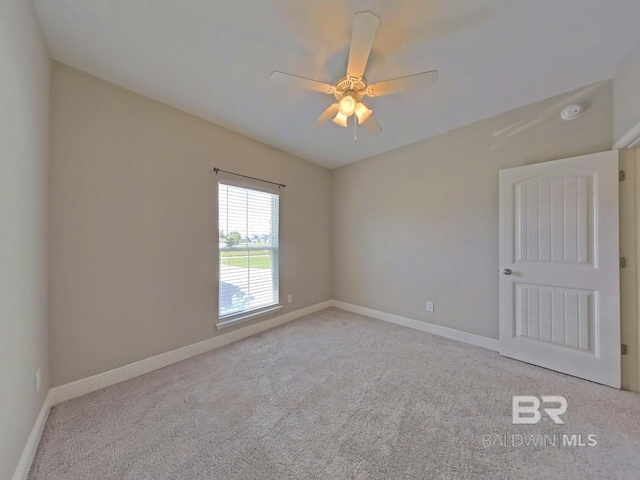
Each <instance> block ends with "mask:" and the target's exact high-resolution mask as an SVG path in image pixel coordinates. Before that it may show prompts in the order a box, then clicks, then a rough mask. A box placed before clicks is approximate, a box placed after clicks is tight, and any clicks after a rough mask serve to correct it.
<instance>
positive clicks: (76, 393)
mask: <svg viewBox="0 0 640 480" xmlns="http://www.w3.org/2000/svg"><path fill="white" fill-rule="evenodd" d="M330 306H331V300H327V301H326V302H322V303H317V304H315V305H311V306H310V307H306V308H301V309H300V310H296V311H294V312H289V313H285V314H284V315H280V316H278V317H274V318H270V319H268V320H265V321H263V322H260V323H255V324H253V325H250V326H248V327H244V328H239V329H238V330H233V331H232V332H229V333H224V334H222V335H217V336H215V337H212V338H209V339H207V340H203V341H202V342H198V343H193V344H191V345H187V346H186V347H182V348H178V349H176V350H172V351H170V352H166V353H161V354H160V355H156V356H155V357H150V358H145V359H144V360H140V361H138V362H135V363H131V364H129V365H124V366H122V367H119V368H114V369H113V370H109V371H107V372H103V373H99V374H97V375H93V376H91V377H87V378H83V379H80V380H76V381H75V382H71V383H67V384H65V385H60V386H58V387H54V388H52V389H51V390H49V395H50V400H51V406H53V405H56V404H58V403H60V402H65V401H67V400H71V399H72V398H76V397H80V396H82V395H86V394H87V393H91V392H95V391H96V390H100V389H101V388H105V387H109V386H111V385H115V384H116V383H120V382H124V381H125V380H130V379H132V378H135V377H138V376H140V375H144V374H145V373H149V372H153V371H154V370H158V369H160V368H163V367H166V366H168V365H173V364H174V363H178V362H181V361H183V360H186V359H188V358H191V357H195V356H196V355H200V354H202V353H206V352H208V351H210V350H214V349H216V348H220V347H223V346H225V345H228V344H230V343H233V342H237V341H238V340H241V339H243V338H246V337H250V336H251V335H255V334H256V333H260V332H264V331H265V330H269V329H271V328H274V327H277V326H279V325H283V324H285V323H287V322H291V321H293V320H296V319H298V318H300V317H304V316H305V315H309V314H310V313H314V312H317V311H319V310H323V309H325V308H328V307H330Z"/></svg>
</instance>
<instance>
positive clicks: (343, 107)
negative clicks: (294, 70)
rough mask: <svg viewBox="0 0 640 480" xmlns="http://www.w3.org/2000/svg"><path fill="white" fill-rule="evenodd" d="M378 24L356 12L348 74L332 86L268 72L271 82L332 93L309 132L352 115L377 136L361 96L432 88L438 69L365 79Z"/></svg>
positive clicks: (375, 124) (377, 129)
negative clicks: (371, 81) (331, 101)
mask: <svg viewBox="0 0 640 480" xmlns="http://www.w3.org/2000/svg"><path fill="white" fill-rule="evenodd" d="M379 23H380V19H379V18H378V17H377V16H376V15H374V14H373V13H371V12H369V11H367V12H358V13H356V14H355V18H354V22H353V31H352V33H351V47H350V49H349V63H348V64H347V75H346V76H345V77H344V78H342V79H340V80H339V81H338V82H337V83H336V84H335V85H329V84H328V83H324V82H320V81H317V80H312V79H310V78H305V77H299V76H297V75H291V74H289V73H283V72H273V73H272V74H271V79H272V80H273V81H274V82H281V83H287V84H290V85H295V86H298V87H302V88H306V89H309V90H315V91H318V92H322V93H326V94H330V95H334V96H335V98H336V100H337V101H338V103H334V104H332V105H331V106H329V107H328V108H327V109H326V110H325V111H324V112H323V113H322V114H321V115H320V116H319V117H318V118H317V119H316V120H315V121H314V122H313V123H312V124H311V126H310V127H309V131H310V132H315V131H316V130H318V128H320V126H321V125H322V124H324V123H325V122H327V121H328V120H332V121H333V123H335V124H336V125H339V126H341V127H346V126H347V119H348V118H349V117H350V116H352V115H355V116H356V118H357V119H358V123H359V124H361V125H363V126H364V128H365V130H367V132H368V133H369V134H370V135H377V134H379V133H380V132H381V131H382V128H380V125H379V124H378V121H377V120H376V119H375V117H374V116H373V110H371V109H369V108H367V106H366V105H365V104H364V103H362V98H363V97H364V96H365V95H366V96H369V97H380V96H383V95H391V94H394V93H402V92H409V91H413V90H417V89H420V88H427V87H431V86H433V85H434V84H435V83H436V81H437V80H438V72H437V71H436V70H432V71H429V72H422V73H417V74H414V75H409V76H406V77H400V78H395V79H392V80H385V81H383V82H378V83H374V84H372V85H368V84H367V82H366V80H365V78H364V71H365V69H366V66H367V62H368V61H369V55H370V54H371V47H372V46H373V40H374V39H375V36H376V31H377V30H378V24H379Z"/></svg>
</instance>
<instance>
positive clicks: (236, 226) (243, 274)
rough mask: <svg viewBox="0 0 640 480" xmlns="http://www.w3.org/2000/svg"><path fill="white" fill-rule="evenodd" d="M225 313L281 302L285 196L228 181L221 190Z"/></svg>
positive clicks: (222, 302) (221, 299)
mask: <svg viewBox="0 0 640 480" xmlns="http://www.w3.org/2000/svg"><path fill="white" fill-rule="evenodd" d="M218 200H219V201H218V227H219V241H220V243H219V250H220V296H219V317H220V318H222V317H227V316H230V315H235V314H239V313H243V312H249V311H252V310H258V309H261V308H265V307H268V306H272V305H275V304H277V303H278V302H279V295H278V213H279V196H278V195H277V194H273V193H267V192H263V191H260V190H253V189H250V188H244V187H240V186H235V185H228V184H225V183H222V182H221V183H220V184H219V189H218Z"/></svg>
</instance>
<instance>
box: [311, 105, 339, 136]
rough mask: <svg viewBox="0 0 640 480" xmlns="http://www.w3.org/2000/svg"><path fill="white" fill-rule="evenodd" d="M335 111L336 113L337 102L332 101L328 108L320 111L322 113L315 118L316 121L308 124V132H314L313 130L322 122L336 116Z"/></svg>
mask: <svg viewBox="0 0 640 480" xmlns="http://www.w3.org/2000/svg"><path fill="white" fill-rule="evenodd" d="M337 113H338V104H337V103H334V104H333V105H331V106H330V107H329V108H327V109H326V110H325V111H324V112H322V114H320V116H319V117H318V118H317V119H316V121H315V122H313V123H312V124H311V125H310V126H309V128H308V130H309V133H314V132H315V131H317V130H318V129H319V128H320V127H321V126H322V124H323V123H325V122H328V121H329V120H331V119H332V118H333V117H335V116H336V114H337Z"/></svg>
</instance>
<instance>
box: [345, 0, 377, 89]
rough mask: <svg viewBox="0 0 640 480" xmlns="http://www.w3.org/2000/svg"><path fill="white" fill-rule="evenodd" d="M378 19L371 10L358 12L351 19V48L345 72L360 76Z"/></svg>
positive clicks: (365, 63) (364, 66)
mask: <svg viewBox="0 0 640 480" xmlns="http://www.w3.org/2000/svg"><path fill="white" fill-rule="evenodd" d="M379 23H380V19H379V18H378V17H376V16H375V15H374V14H373V13H371V12H358V13H356V14H355V16H354V20H353V32H352V33H351V48H350V49H349V64H348V65H347V73H348V74H349V75H351V76H353V77H358V78H360V77H362V75H364V69H365V68H366V66H367V61H368V60H369V54H370V53H371V47H372V46H373V39H374V38H375V37H376V31H377V30H378V24H379Z"/></svg>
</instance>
